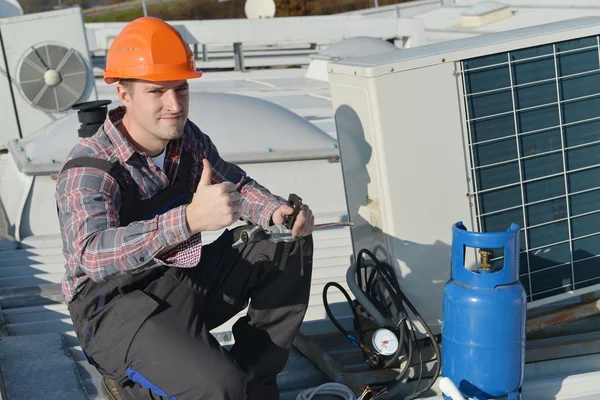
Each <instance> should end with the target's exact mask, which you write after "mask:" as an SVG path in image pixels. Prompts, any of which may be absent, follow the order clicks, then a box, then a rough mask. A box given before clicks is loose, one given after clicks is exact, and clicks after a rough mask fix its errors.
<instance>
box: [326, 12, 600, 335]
mask: <svg viewBox="0 0 600 400" xmlns="http://www.w3.org/2000/svg"><path fill="white" fill-rule="evenodd" d="M599 33H600V18H597V17H588V18H582V19H577V20H570V21H564V22H559V23H555V24H550V25H543V26H537V27H532V28H526V29H520V30H515V31H507V32H502V33H498V34H490V35H483V36H478V37H474V38H469V39H464V40H457V41H452V42H446V43H441V44H435V45H430V46H421V47H417V48H413V49H406V50H404V51H402V52H392V53H386V54H381V55H378V56H374V57H369V58H360V59H354V60H348V61H341V62H334V63H330V64H329V68H330V71H332V72H330V77H329V78H330V84H331V90H332V98H333V105H334V109H335V118H336V123H337V129H338V138H339V142H340V153H341V158H342V166H343V172H344V180H345V185H346V188H347V195H348V206H349V212H350V215H351V219H352V221H353V222H355V224H356V226H355V227H354V228H353V232H352V235H353V244H354V250H355V252H358V250H360V249H361V248H368V249H376V250H377V251H378V253H377V254H378V257H381V258H382V259H385V260H387V261H388V262H391V263H392V265H394V266H395V267H396V268H397V272H398V276H399V278H400V279H401V280H400V282H401V285H402V288H403V290H405V291H406V294H407V296H408V298H409V299H410V300H411V301H413V302H414V304H415V306H416V307H417V309H419V311H420V312H421V313H422V314H423V315H424V317H425V318H426V320H427V322H428V323H430V324H432V325H437V323H438V322H439V321H440V320H441V305H442V301H441V300H442V290H443V287H444V284H445V282H446V280H447V279H448V278H449V270H450V266H449V265H450V245H451V226H452V224H453V223H455V222H457V221H461V220H462V221H463V222H464V223H465V225H466V226H467V227H468V229H469V230H476V231H483V232H494V231H504V230H506V229H508V227H509V226H510V224H511V223H517V224H518V225H519V226H520V227H521V228H522V229H521V235H520V239H521V245H520V247H521V252H520V255H521V257H520V260H521V262H520V273H521V281H522V282H523V284H524V286H525V288H526V290H527V296H528V301H529V307H535V306H539V305H542V304H546V303H551V302H555V301H557V300H560V299H567V298H570V297H573V296H578V295H581V294H584V293H587V292H591V291H595V290H599V289H600V63H599V59H600V53H599V40H600V38H599V36H598V34H599ZM469 254H470V256H469V260H467V263H468V265H469V266H473V265H474V263H475V262H476V261H475V260H476V258H475V252H473V253H472V254H471V253H469ZM493 257H494V265H497V266H499V265H501V261H502V253H501V252H500V251H498V250H494V256H493ZM438 329H439V328H438Z"/></svg>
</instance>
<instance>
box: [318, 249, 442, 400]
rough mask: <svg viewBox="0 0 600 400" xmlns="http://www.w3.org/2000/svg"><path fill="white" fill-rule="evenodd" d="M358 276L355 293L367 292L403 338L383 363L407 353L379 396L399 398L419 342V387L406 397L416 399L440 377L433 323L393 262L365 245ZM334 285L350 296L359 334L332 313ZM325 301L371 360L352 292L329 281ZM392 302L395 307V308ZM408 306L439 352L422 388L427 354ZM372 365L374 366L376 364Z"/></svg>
mask: <svg viewBox="0 0 600 400" xmlns="http://www.w3.org/2000/svg"><path fill="white" fill-rule="evenodd" d="M365 255H366V256H368V257H369V258H370V259H371V261H372V263H370V264H369V265H367V264H366V263H365ZM350 276H351V275H348V277H350ZM355 278H356V283H357V284H358V288H359V289H360V291H357V290H355V289H353V291H354V292H355V294H357V293H358V294H360V295H361V296H360V297H363V300H364V297H365V296H366V298H367V299H368V301H369V302H370V303H371V304H370V305H369V308H371V309H372V310H373V311H374V312H378V313H379V314H381V315H380V316H379V317H378V320H380V321H383V319H381V316H383V318H384V319H385V321H388V322H389V321H391V322H392V323H393V324H395V326H382V328H386V329H389V330H391V331H392V332H394V333H395V334H396V335H397V337H398V338H399V340H398V351H397V352H396V354H394V355H393V356H392V357H390V358H389V359H388V360H387V361H385V362H384V363H383V364H381V365H380V366H381V367H383V368H388V367H390V366H391V365H392V364H394V363H395V362H397V361H398V360H399V359H400V356H401V355H402V354H403V353H404V354H406V368H405V369H404V370H402V371H401V372H400V373H399V375H398V376H397V377H396V379H395V380H394V381H392V382H389V383H388V385H392V387H391V388H388V391H387V393H385V394H384V395H382V396H381V397H378V399H379V398H381V399H382V400H383V399H391V398H397V395H398V394H399V392H400V390H401V389H402V381H403V379H404V378H405V376H406V374H407V373H408V371H409V368H410V367H411V366H412V365H413V357H414V356H415V355H414V354H413V346H416V347H417V353H418V358H419V360H418V363H419V372H418V381H417V387H416V389H415V391H414V392H413V393H412V394H411V395H409V396H407V397H405V400H411V399H415V398H416V397H418V396H420V395H421V394H423V393H425V392H426V391H427V390H429V389H430V388H431V387H432V386H433V384H434V383H435V381H436V379H437V378H438V377H439V374H440V360H441V351H440V347H439V344H438V343H437V341H436V339H435V337H434V335H433V333H432V332H431V329H430V328H429V326H428V325H427V324H426V323H425V321H424V320H423V318H422V317H421V315H420V314H419V313H418V311H417V310H416V308H415V307H414V306H413V304H412V303H411V302H410V301H409V300H408V298H407V297H406V296H405V295H404V293H403V292H402V290H401V289H400V284H399V283H398V279H397V278H396V275H395V273H394V270H393V269H392V267H391V266H390V265H389V264H386V263H383V262H381V261H379V260H378V259H377V257H375V255H374V254H373V253H372V252H371V251H369V250H367V249H361V250H360V251H359V252H358V255H357V261H356V271H355ZM331 286H334V287H336V288H338V289H339V290H340V291H341V292H342V294H343V295H344V296H345V297H346V300H347V301H348V304H349V305H350V308H351V309H352V313H353V317H354V327H355V330H356V332H357V336H358V337H359V338H356V337H354V336H353V335H351V334H350V333H349V332H348V331H346V330H345V329H344V328H343V327H342V326H341V325H340V324H339V323H338V321H337V320H336V319H335V318H334V316H333V315H332V313H331V310H330V308H329V304H328V302H327V290H328V289H329V287H331ZM361 292H363V293H361ZM363 294H364V296H363ZM387 299H389V300H391V302H389V303H386V300H387ZM323 304H324V306H325V311H326V313H327V316H328V317H329V319H330V320H331V321H332V323H333V324H334V325H335V327H336V328H337V329H338V330H339V331H340V332H341V333H342V334H343V335H344V336H346V337H347V338H348V339H350V340H351V341H352V343H353V344H354V345H355V346H356V347H359V348H361V350H362V351H363V356H364V357H365V360H367V357H369V356H371V355H372V354H373V352H371V351H370V350H369V349H368V348H367V347H366V346H365V345H364V343H363V331H362V327H361V325H360V322H359V318H358V314H357V312H356V309H355V303H353V301H352V300H351V299H350V296H349V295H348V293H347V292H346V290H344V288H343V287H342V286H341V285H339V284H337V283H336V282H329V283H328V284H326V285H325V288H324V289H323ZM392 306H393V308H394V309H395V310H392ZM373 307H375V308H373ZM407 309H408V310H409V311H410V313H411V314H412V315H413V316H414V318H416V319H418V320H419V321H420V322H421V324H422V325H423V327H424V328H425V330H426V332H427V335H428V336H429V338H430V340H431V342H432V344H433V347H434V351H435V355H436V364H435V369H434V376H433V377H432V378H431V379H430V380H429V382H428V384H427V385H426V387H425V388H423V389H422V390H419V387H420V386H421V382H422V380H423V369H424V368H423V365H424V362H423V355H422V351H421V348H420V346H419V344H418V341H417V337H416V334H415V331H416V328H415V326H414V324H413V322H412V319H411V317H410V315H409V313H408V312H407ZM386 325H387V324H386ZM415 361H416V360H415ZM369 365H371V366H372V364H369Z"/></svg>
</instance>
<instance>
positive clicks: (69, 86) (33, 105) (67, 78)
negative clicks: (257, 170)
mask: <svg viewBox="0 0 600 400" xmlns="http://www.w3.org/2000/svg"><path fill="white" fill-rule="evenodd" d="M96 99H97V94H96V88H95V83H94V75H93V73H92V67H91V63H90V59H89V54H88V46H87V40H86V35H85V29H84V24H83V18H82V15H81V9H80V8H79V7H74V8H69V9H64V10H59V11H51V12H44V13H38V14H26V15H24V16H18V17H11V18H2V19H0V109H1V110H2V117H3V118H2V121H3V129H2V130H1V131H0V146H1V147H4V146H5V144H6V142H7V141H9V140H10V139H13V138H25V137H27V136H28V135H29V134H31V133H32V132H34V131H36V130H37V129H39V128H41V127H43V126H45V125H46V124H48V123H50V122H52V121H55V120H57V119H59V118H60V117H62V116H64V115H65V113H67V112H69V111H70V110H71V106H73V105H74V104H76V103H81V102H85V101H90V100H96Z"/></svg>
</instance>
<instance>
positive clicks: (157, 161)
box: [152, 150, 166, 170]
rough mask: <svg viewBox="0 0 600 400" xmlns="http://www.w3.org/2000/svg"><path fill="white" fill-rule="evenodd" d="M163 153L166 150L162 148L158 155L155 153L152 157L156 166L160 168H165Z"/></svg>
mask: <svg viewBox="0 0 600 400" xmlns="http://www.w3.org/2000/svg"><path fill="white" fill-rule="evenodd" d="M165 153H166V151H165V150H163V151H162V152H161V153H160V154H159V155H157V156H156V157H152V161H154V164H156V166H157V167H158V168H160V169H161V170H164V169H165Z"/></svg>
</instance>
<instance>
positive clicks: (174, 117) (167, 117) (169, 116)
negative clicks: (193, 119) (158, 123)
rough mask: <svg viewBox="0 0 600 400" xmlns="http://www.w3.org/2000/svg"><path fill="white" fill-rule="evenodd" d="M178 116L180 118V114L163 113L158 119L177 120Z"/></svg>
mask: <svg viewBox="0 0 600 400" xmlns="http://www.w3.org/2000/svg"><path fill="white" fill-rule="evenodd" d="M180 118H181V115H165V116H164V117H161V118H160V119H166V120H169V121H174V120H177V119H180Z"/></svg>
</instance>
